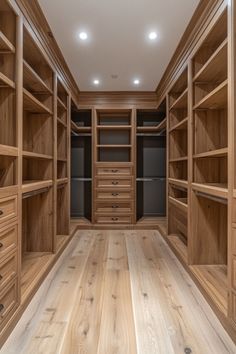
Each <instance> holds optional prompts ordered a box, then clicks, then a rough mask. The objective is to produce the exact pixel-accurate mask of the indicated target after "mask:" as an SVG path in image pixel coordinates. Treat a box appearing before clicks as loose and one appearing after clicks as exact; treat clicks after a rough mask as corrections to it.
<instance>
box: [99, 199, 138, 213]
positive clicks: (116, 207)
mask: <svg viewBox="0 0 236 354" xmlns="http://www.w3.org/2000/svg"><path fill="white" fill-rule="evenodd" d="M95 212H96V213H103V214H106V213H132V212H133V203H132V202H119V201H118V202H103V203H96V205H95Z"/></svg>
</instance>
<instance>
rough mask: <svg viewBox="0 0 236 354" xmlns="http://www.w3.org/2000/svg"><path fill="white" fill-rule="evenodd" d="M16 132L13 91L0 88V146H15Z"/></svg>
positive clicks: (14, 96)
mask: <svg viewBox="0 0 236 354" xmlns="http://www.w3.org/2000/svg"><path fill="white" fill-rule="evenodd" d="M0 57H1V54H0ZM0 86H1V85H0ZM16 131H17V124H16V95H15V90H14V89H11V88H4V87H0V144H2V145H9V146H16V145H17V139H16Z"/></svg>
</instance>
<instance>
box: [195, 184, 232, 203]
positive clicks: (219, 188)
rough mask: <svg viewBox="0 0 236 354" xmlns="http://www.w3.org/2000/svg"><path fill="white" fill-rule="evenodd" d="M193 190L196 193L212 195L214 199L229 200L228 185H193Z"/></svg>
mask: <svg viewBox="0 0 236 354" xmlns="http://www.w3.org/2000/svg"><path fill="white" fill-rule="evenodd" d="M192 188H193V190H195V191H198V192H202V193H205V194H209V195H212V196H214V197H218V198H223V199H227V198H228V188H227V184H223V183H192Z"/></svg>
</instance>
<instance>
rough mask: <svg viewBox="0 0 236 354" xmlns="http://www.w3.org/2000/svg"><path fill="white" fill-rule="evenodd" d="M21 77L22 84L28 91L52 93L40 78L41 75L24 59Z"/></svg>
mask: <svg viewBox="0 0 236 354" xmlns="http://www.w3.org/2000/svg"><path fill="white" fill-rule="evenodd" d="M23 77H24V86H26V87H27V89H28V90H29V91H32V92H39V93H45V94H52V93H53V92H52V90H51V89H50V88H49V87H48V86H47V85H46V84H45V82H44V81H43V80H42V79H41V77H40V76H39V75H38V74H37V73H36V72H35V71H34V69H33V68H32V67H31V66H30V65H29V64H28V63H27V62H26V61H25V60H24V61H23Z"/></svg>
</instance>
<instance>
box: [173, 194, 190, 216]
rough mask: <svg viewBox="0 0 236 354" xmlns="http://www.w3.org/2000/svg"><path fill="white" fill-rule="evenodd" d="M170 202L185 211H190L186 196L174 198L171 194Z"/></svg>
mask: <svg viewBox="0 0 236 354" xmlns="http://www.w3.org/2000/svg"><path fill="white" fill-rule="evenodd" d="M168 199H169V202H170V203H172V204H173V205H174V206H176V207H177V208H179V209H181V210H182V211H183V212H187V211H188V205H187V204H186V202H187V200H186V198H173V197H170V196H169V198H168Z"/></svg>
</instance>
